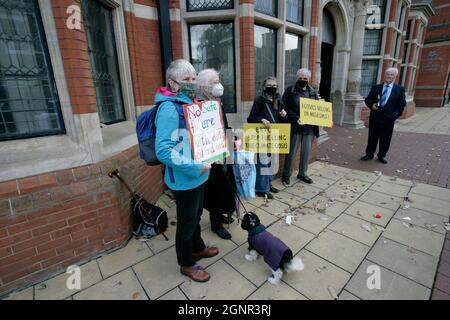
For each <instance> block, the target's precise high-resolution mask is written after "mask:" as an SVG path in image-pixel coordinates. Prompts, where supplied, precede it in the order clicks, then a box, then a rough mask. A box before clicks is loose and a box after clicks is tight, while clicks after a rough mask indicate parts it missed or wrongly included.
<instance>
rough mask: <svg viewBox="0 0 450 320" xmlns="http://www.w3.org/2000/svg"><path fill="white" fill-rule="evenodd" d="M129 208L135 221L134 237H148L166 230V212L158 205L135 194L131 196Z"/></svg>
mask: <svg viewBox="0 0 450 320" xmlns="http://www.w3.org/2000/svg"><path fill="white" fill-rule="evenodd" d="M131 210H132V213H133V217H134V222H135V226H134V231H133V234H134V235H135V236H136V238H138V239H148V238H151V237H153V236H156V235H158V234H160V232H164V231H166V230H167V227H168V221H169V220H168V217H167V212H166V211H165V210H163V209H161V208H160V207H157V206H155V205H153V204H151V203H150V202H148V201H146V200H145V199H143V198H142V197H140V196H138V195H136V196H135V197H133V198H131ZM155 224H156V225H155Z"/></svg>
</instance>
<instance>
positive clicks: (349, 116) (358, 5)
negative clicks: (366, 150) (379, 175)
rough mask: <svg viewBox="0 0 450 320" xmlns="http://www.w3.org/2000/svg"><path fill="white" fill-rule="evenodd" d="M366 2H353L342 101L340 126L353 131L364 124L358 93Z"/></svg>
mask: <svg viewBox="0 0 450 320" xmlns="http://www.w3.org/2000/svg"><path fill="white" fill-rule="evenodd" d="M368 2H369V1H368V0H355V2H354V22H353V36H352V48H351V52H350V63H349V68H348V80H347V93H346V95H345V100H344V101H345V106H344V121H343V123H342V125H343V126H344V127H348V128H355V129H360V128H363V127H364V123H363V122H362V121H361V109H362V108H363V107H364V99H363V97H362V96H361V94H360V93H359V88H360V85H361V65H362V57H363V47H364V31H365V27H366V13H367V6H368Z"/></svg>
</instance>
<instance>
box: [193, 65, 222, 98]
mask: <svg viewBox="0 0 450 320" xmlns="http://www.w3.org/2000/svg"><path fill="white" fill-rule="evenodd" d="M215 76H219V72H217V71H216V70H215V69H204V70H202V71H200V72H199V73H198V75H197V86H198V88H199V89H200V90H202V91H207V92H211V90H212V87H213V86H212V84H211V80H212V78H213V77H215Z"/></svg>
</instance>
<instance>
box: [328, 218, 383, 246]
mask: <svg viewBox="0 0 450 320" xmlns="http://www.w3.org/2000/svg"><path fill="white" fill-rule="evenodd" d="M327 229H330V230H333V231H335V232H336V233H339V234H343V235H345V236H347V237H349V238H352V239H353V240H356V241H359V242H361V243H364V244H365V245H367V246H372V245H373V244H374V243H375V241H377V239H378V237H379V236H380V234H381V231H380V230H378V229H377V228H376V227H375V225H373V224H371V223H368V222H367V221H365V220H361V219H359V218H355V217H352V216H349V215H348V214H342V215H340V216H339V217H338V218H337V219H336V220H334V221H333V222H332V223H331V224H330V225H329V226H328V228H327Z"/></svg>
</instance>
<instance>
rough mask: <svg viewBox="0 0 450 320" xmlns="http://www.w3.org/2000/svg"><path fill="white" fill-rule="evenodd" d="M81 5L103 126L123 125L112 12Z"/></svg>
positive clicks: (87, 1) (86, 1)
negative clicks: (119, 123)
mask: <svg viewBox="0 0 450 320" xmlns="http://www.w3.org/2000/svg"><path fill="white" fill-rule="evenodd" d="M81 5H82V13H83V21H84V27H85V29H86V37H87V44H88V50H89V60H90V62H91V69H92V78H93V80H94V88H95V95H96V99H97V106H98V111H99V118H100V122H101V123H104V124H112V123H116V122H120V121H124V120H125V111H124V105H123V97H122V88H121V83H120V74H119V65H118V59H117V50H116V40H115V35H114V26H113V14H112V10H111V9H110V8H108V7H106V6H104V5H103V4H101V3H100V2H98V1H95V0H82V1H81Z"/></svg>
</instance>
